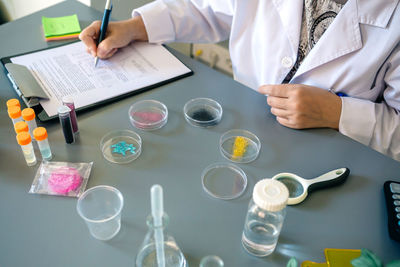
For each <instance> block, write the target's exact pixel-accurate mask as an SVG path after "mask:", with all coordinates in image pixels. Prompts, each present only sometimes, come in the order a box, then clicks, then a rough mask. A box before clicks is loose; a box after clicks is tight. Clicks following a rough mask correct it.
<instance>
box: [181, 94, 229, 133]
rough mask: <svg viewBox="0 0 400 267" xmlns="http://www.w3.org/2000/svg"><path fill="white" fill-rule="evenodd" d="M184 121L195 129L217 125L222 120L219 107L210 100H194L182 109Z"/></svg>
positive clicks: (215, 102)
mask: <svg viewBox="0 0 400 267" xmlns="http://www.w3.org/2000/svg"><path fill="white" fill-rule="evenodd" d="M183 113H184V114H185V119H186V121H187V122H188V123H189V124H191V125H193V126H197V127H211V126H215V125H217V124H218V123H219V122H220V121H221V118H222V107H221V105H220V104H219V103H218V102H217V101H215V100H213V99H211V98H194V99H192V100H189V101H188V102H186V104H185V106H184V107H183Z"/></svg>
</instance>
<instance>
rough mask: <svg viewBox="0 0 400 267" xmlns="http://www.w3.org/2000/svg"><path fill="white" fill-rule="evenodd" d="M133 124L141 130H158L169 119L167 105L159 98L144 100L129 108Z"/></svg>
mask: <svg viewBox="0 0 400 267" xmlns="http://www.w3.org/2000/svg"><path fill="white" fill-rule="evenodd" d="M128 114H129V120H130V121H131V124H132V125H133V126H134V127H136V128H138V129H141V130H147V131H152V130H157V129H160V128H161V127H163V126H164V125H165V124H166V123H167V120H168V109H167V107H166V106H165V105H164V104H163V103H161V102H159V101H157V100H142V101H139V102H136V103H134V104H132V105H131V107H130V108H129V112H128Z"/></svg>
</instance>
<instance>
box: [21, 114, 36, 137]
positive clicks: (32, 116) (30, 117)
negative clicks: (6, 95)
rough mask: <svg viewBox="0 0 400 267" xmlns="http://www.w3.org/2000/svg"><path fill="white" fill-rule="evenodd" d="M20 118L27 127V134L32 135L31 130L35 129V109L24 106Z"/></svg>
mask: <svg viewBox="0 0 400 267" xmlns="http://www.w3.org/2000/svg"><path fill="white" fill-rule="evenodd" d="M22 118H23V119H24V120H25V121H26V123H27V124H28V127H29V134H30V135H31V136H33V130H35V129H36V127H37V124H36V119H35V111H34V110H33V109H31V108H24V109H23V110H22Z"/></svg>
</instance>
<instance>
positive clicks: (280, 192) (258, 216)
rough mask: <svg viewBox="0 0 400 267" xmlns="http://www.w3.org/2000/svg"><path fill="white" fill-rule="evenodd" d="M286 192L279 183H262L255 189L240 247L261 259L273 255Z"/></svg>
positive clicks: (284, 207)
mask: <svg viewBox="0 0 400 267" xmlns="http://www.w3.org/2000/svg"><path fill="white" fill-rule="evenodd" d="M288 198H289V191H288V189H287V188H286V186H285V185H284V184H283V183H282V182H279V181H276V180H271V179H263V180H261V181H259V182H257V184H256V185H255V186H254V190H253V198H252V199H251V200H250V203H249V208H248V211H247V216H246V220H245V223H244V229H243V234H242V244H243V247H244V248H245V249H246V250H247V252H249V253H250V254H252V255H254V256H257V257H264V256H268V255H270V254H271V253H272V252H274V250H275V247H276V244H277V242H278V237H279V234H280V232H281V229H282V225H283V220H284V218H285V215H286V204H287V201H288Z"/></svg>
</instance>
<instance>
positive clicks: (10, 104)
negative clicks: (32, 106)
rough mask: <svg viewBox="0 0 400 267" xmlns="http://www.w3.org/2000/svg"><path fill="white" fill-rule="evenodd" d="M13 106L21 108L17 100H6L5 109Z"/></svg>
mask: <svg viewBox="0 0 400 267" xmlns="http://www.w3.org/2000/svg"><path fill="white" fill-rule="evenodd" d="M14 106H17V107H20V108H21V104H20V103H19V100H18V99H16V98H11V99H9V100H7V108H9V107H14Z"/></svg>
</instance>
